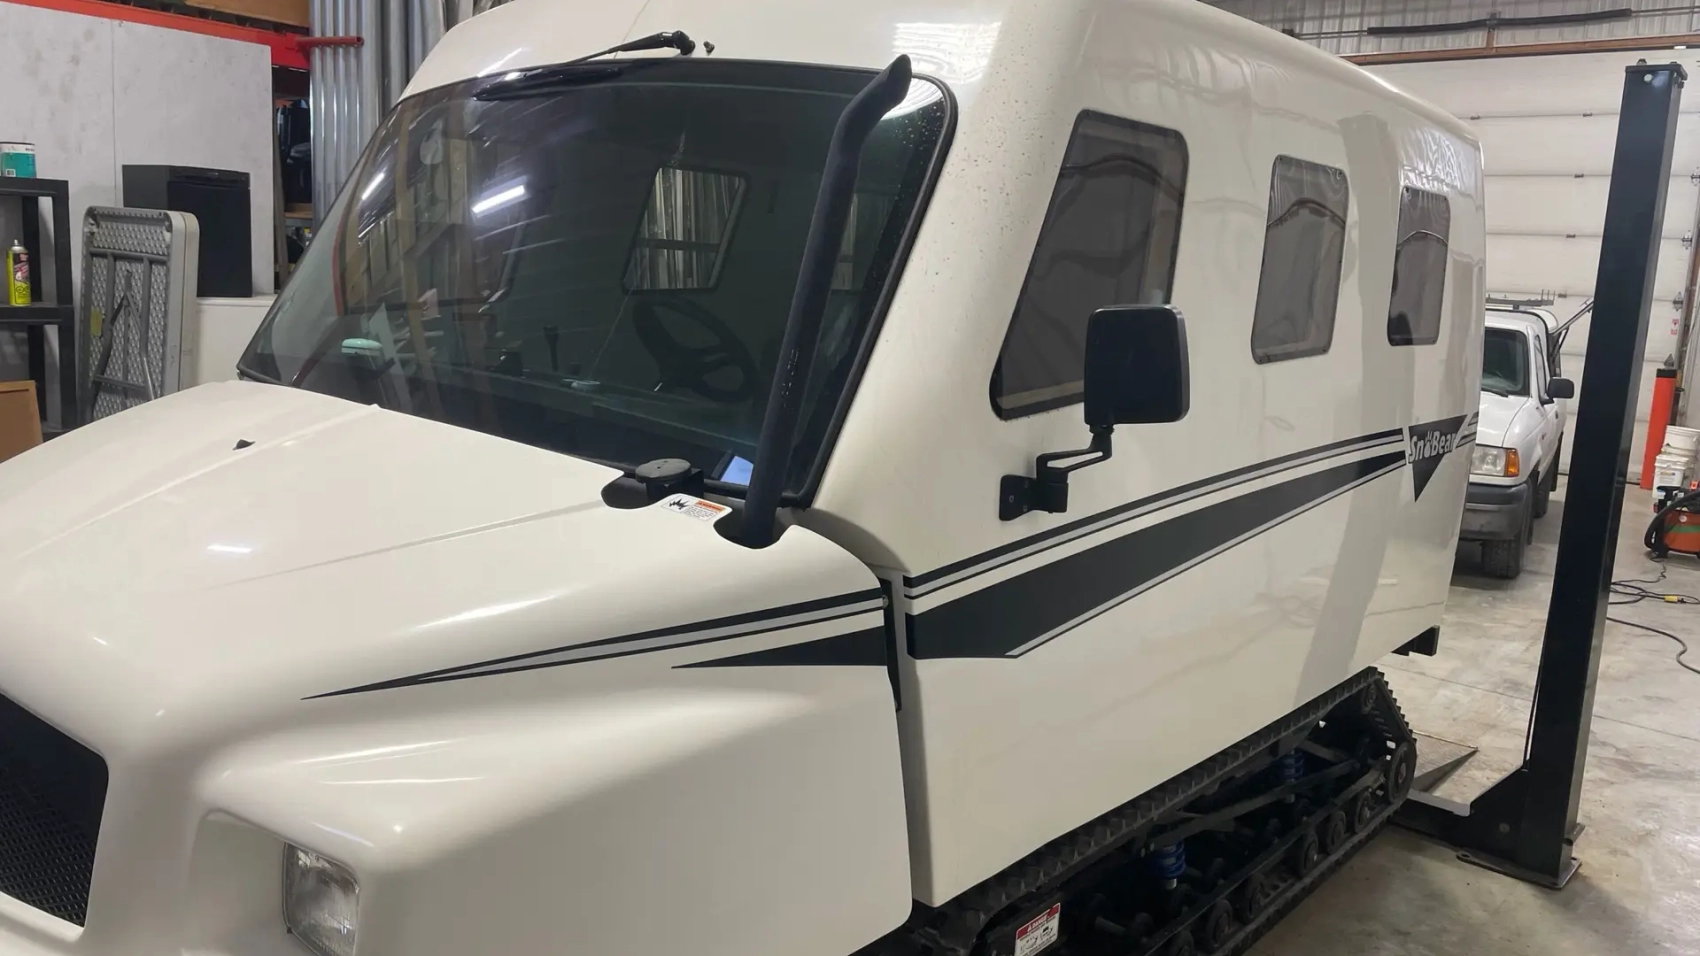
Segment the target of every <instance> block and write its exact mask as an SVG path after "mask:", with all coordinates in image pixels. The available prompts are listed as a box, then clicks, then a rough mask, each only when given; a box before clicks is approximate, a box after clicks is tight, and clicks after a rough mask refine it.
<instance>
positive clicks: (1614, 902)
mask: <svg viewBox="0 0 1700 956" xmlns="http://www.w3.org/2000/svg"><path fill="white" fill-rule="evenodd" d="M1561 493H1562V491H1561ZM1649 502H1650V498H1649V496H1648V495H1647V494H1646V493H1644V492H1639V491H1635V490H1631V492H1630V494H1629V496H1628V500H1627V501H1626V502H1625V508H1624V517H1623V525H1622V531H1621V535H1620V538H1619V544H1618V555H1617V565H1616V569H1615V571H1614V573H1613V577H1614V578H1617V579H1625V578H1653V577H1657V575H1658V565H1656V564H1654V563H1653V562H1652V561H1650V560H1648V559H1647V558H1646V557H1645V552H1644V549H1643V548H1642V546H1641V535H1642V533H1643V532H1644V530H1645V528H1646V524H1647V521H1648V520H1649V519H1650V518H1651V511H1650V504H1649ZM1560 514H1561V502H1560V500H1559V498H1558V497H1557V496H1555V497H1554V499H1553V508H1552V511H1551V513H1549V514H1548V515H1547V517H1545V518H1543V519H1541V520H1540V521H1539V522H1538V523H1537V526H1536V532H1535V543H1534V544H1533V545H1532V546H1531V548H1530V552H1529V556H1528V559H1527V563H1526V565H1525V570H1524V572H1523V576H1522V577H1520V578H1519V579H1517V580H1516V581H1513V582H1503V581H1494V580H1490V579H1486V578H1482V577H1479V576H1477V574H1476V573H1475V572H1476V561H1477V554H1476V549H1475V548H1474V547H1473V546H1468V545H1466V546H1461V547H1460V548H1459V554H1458V564H1457V566H1456V569H1455V571H1454V576H1453V580H1452V594H1451V598H1450V601H1449V604H1448V606H1447V611H1446V625H1445V626H1444V627H1443V628H1442V630H1441V644H1440V654H1439V655H1438V656H1436V657H1433V658H1426V657H1409V658H1403V657H1393V658H1389V659H1388V660H1387V661H1386V662H1384V664H1383V665H1382V669H1383V670H1384V671H1386V673H1387V676H1388V682H1389V683H1390V684H1391V685H1392V687H1393V691H1394V693H1395V695H1397V697H1398V699H1399V703H1400V705H1401V706H1402V707H1403V708H1404V710H1405V714H1406V715H1407V716H1408V717H1409V718H1410V722H1411V726H1412V728H1413V729H1415V730H1418V731H1422V732H1424V733H1428V734H1433V735H1435V736H1439V737H1443V738H1446V739H1448V740H1453V741H1458V742H1460V743H1469V744H1474V745H1476V746H1479V747H1480V748H1481V752H1480V753H1479V754H1478V755H1477V756H1476V757H1475V758H1474V759H1473V760H1472V761H1471V762H1470V763H1469V764H1467V765H1466V766H1465V768H1464V769H1463V770H1461V771H1460V772H1458V773H1457V774H1456V775H1455V776H1454V777H1452V778H1451V779H1449V780H1447V781H1446V782H1445V783H1444V784H1442V785H1441V786H1440V787H1438V788H1437V789H1436V792H1437V793H1439V794H1440V795H1442V796H1447V797H1451V798H1453V799H1457V800H1468V799H1469V798H1470V797H1472V796H1474V795H1475V794H1477V793H1479V792H1481V791H1482V790H1483V789H1485V788H1486V787H1487V786H1488V785H1489V784H1490V783H1492V782H1494V781H1495V780H1498V779H1499V778H1500V777H1501V776H1503V775H1504V774H1505V773H1507V772H1509V771H1510V770H1512V769H1513V768H1515V767H1516V766H1517V764H1518V762H1519V760H1520V757H1521V755H1522V747H1523V736H1524V730H1525V727H1526V725H1527V722H1528V719H1529V700H1530V697H1531V686H1532V684H1533V681H1534V676H1535V667H1536V662H1537V660H1538V658H1539V654H1540V642H1541V635H1542V629H1543V627H1544V626H1545V620H1546V612H1547V598H1548V595H1549V593H1550V592H1551V587H1552V576H1551V575H1552V568H1553V561H1554V559H1555V557H1556V554H1557V545H1558V529H1559V521H1560ZM1667 567H1668V575H1667V577H1666V579H1665V581H1664V582H1663V583H1661V584H1659V585H1657V586H1656V587H1657V589H1659V590H1661V591H1669V592H1684V593H1688V594H1695V595H1700V559H1694V558H1683V557H1680V556H1678V557H1673V558H1672V559H1671V560H1670V561H1669V562H1667ZM1612 616H1614V617H1622V618H1624V619H1625V620H1632V621H1640V622H1644V623H1647V624H1650V625H1653V626H1655V627H1659V628H1662V629H1664V630H1667V631H1672V632H1674V633H1677V634H1680V635H1682V636H1683V638H1684V639H1685V640H1688V641H1689V643H1690V645H1691V646H1693V647H1694V653H1693V654H1691V655H1689V656H1688V657H1687V658H1685V660H1687V661H1688V663H1690V664H1693V665H1695V666H1700V607H1693V606H1679V605H1668V604H1656V603H1653V602H1644V603H1642V604H1638V605H1634V606H1630V607H1614V608H1613V609H1612ZM1677 650H1678V648H1677V646H1676V644H1675V643H1673V642H1671V641H1670V640H1668V639H1666V638H1663V637H1659V636H1657V635H1654V634H1649V633H1646V632H1643V631H1638V630H1635V629H1633V628H1627V627H1622V626H1620V625H1616V624H1608V625H1607V630H1606V639H1605V650H1604V658H1603V660H1602V662H1601V665H1600V675H1599V681H1598V684H1597V685H1596V691H1595V711H1594V723H1593V736H1592V744H1591V745H1590V748H1589V752H1588V763H1587V773H1586V780H1585V784H1584V789H1583V792H1582V806H1581V820H1582V822H1583V823H1584V824H1585V825H1586V826H1587V831H1586V832H1585V833H1584V834H1583V835H1582V838H1581V839H1580V840H1579V841H1578V842H1577V845H1576V856H1577V858H1579V859H1580V860H1581V861H1582V869H1581V870H1580V871H1579V872H1578V873H1577V874H1576V876H1575V877H1574V878H1573V879H1572V880H1571V882H1570V885H1569V886H1568V887H1566V888H1565V889H1564V890H1562V891H1557V892H1554V891H1551V890H1545V889H1541V888H1538V887H1535V886H1532V885H1530V884H1527V883H1521V882H1518V881H1516V880H1513V879H1510V878H1508V877H1504V876H1500V875H1498V874H1496V873H1491V872H1489V871H1487V870H1483V869H1479V868H1477V867H1474V866H1471V865H1469V864H1466V863H1463V862H1461V861H1459V860H1458V859H1457V858H1456V856H1455V854H1454V852H1453V851H1451V850H1449V849H1447V848H1446V847H1444V846H1440V845H1438V844H1435V843H1432V842H1430V841H1428V840H1426V839H1424V838H1421V837H1418V836H1416V835H1415V834H1413V833H1410V832H1408V831H1405V830H1401V829H1398V828H1396V827H1389V828H1388V829H1386V830H1384V831H1383V832H1382V833H1381V834H1380V835H1379V836H1378V837H1377V838H1376V839H1375V840H1374V842H1372V843H1371V844H1370V845H1369V846H1367V847H1365V848H1364V849H1363V850H1362V851H1361V852H1360V853H1359V854H1358V855H1357V857H1356V858H1354V859H1353V860H1352V861H1351V862H1350V863H1349V864H1347V866H1345V867H1344V868H1343V869H1342V870H1341V871H1340V872H1339V873H1337V874H1335V875H1334V876H1333V877H1332V878H1331V879H1329V881H1328V882H1326V883H1325V884H1323V885H1322V886H1321V887H1319V888H1318V889H1317V891H1316V892H1315V893H1314V894H1312V896H1311V897H1310V898H1309V899H1308V900H1306V901H1305V902H1304V903H1303V904H1302V905H1301V906H1300V907H1299V908H1298V909H1297V910H1295V911H1294V912H1293V913H1292V914H1291V915H1290V916H1288V917H1287V918H1286V919H1285V920H1283V921H1282V922H1281V924H1280V925H1278V926H1276V927H1275V929H1273V930H1272V931H1271V932H1270V933H1269V935H1267V936H1266V937H1264V939H1263V940H1262V941H1260V942H1259V944H1258V945H1257V946H1256V947H1255V948H1253V949H1252V951H1251V953H1252V956H1384V954H1385V956H1393V954H1397V956H1502V954H1504V956H1509V954H1538V956H1608V954H1609V956H1642V954H1647V956H1651V954H1700V675H1697V674H1691V673H1689V672H1688V671H1685V670H1683V669H1682V668H1680V667H1678V666H1677V664H1676V663H1675V661H1674V657H1675V654H1676V652H1677Z"/></svg>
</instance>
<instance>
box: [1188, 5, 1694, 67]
mask: <svg viewBox="0 0 1700 956" xmlns="http://www.w3.org/2000/svg"><path fill="white" fill-rule="evenodd" d="M1215 6H1218V7H1220V8H1222V9H1224V10H1227V11H1229V12H1231V13H1237V14H1239V15H1240V16H1242V17H1246V18H1248V19H1251V20H1255V21H1257V22H1258V23H1262V24H1265V25H1268V26H1271V27H1275V28H1276V29H1279V30H1285V31H1288V32H1291V33H1294V34H1296V35H1297V36H1299V37H1300V38H1302V39H1304V40H1308V41H1309V42H1311V43H1314V44H1316V45H1317V46H1319V47H1322V48H1323V49H1324V50H1327V51H1329V52H1331V53H1338V54H1341V55H1342V56H1346V55H1351V54H1356V53H1395V52H1403V51H1410V50H1446V49H1457V48H1461V47H1462V48H1468V47H1480V46H1484V45H1486V43H1487V40H1488V36H1487V30H1486V29H1475V30H1464V31H1459V32H1447V33H1433V34H1422V35H1416V36H1391V37H1385V36H1371V35H1369V33H1368V32H1367V31H1368V29H1369V28H1370V27H1374V26H1409V25H1414V24H1442V23H1462V22H1465V21H1469V20H1478V19H1485V18H1487V17H1489V16H1491V15H1498V16H1500V17H1534V16H1553V15H1564V14H1579V13H1600V12H1603V11H1609V10H1620V9H1624V8H1628V9H1629V10H1630V11H1631V15H1630V16H1629V17H1628V18H1626V19H1619V20H1611V21H1607V22H1601V23H1579V24H1566V25H1562V26H1541V27H1517V26H1512V27H1500V28H1498V29H1497V30H1495V32H1494V43H1495V44H1496V45H1500V46H1507V45H1511V44H1517V43H1553V42H1561V41H1569V40H1603V39H1615V38H1623V37H1654V36H1675V35H1679V34H1685V33H1696V32H1700V5H1696V4H1682V3H1671V2H1668V0H1666V2H1660V0H1398V2H1390V0H1219V2H1217V3H1215Z"/></svg>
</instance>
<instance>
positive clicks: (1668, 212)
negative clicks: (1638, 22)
mask: <svg viewBox="0 0 1700 956" xmlns="http://www.w3.org/2000/svg"><path fill="white" fill-rule="evenodd" d="M1672 55H1673V51H1671V50H1668V49H1667V50H1664V51H1662V52H1650V53H1634V52H1613V53H1587V54H1578V55H1573V56H1546V57H1518V58H1515V59H1501V60H1457V61H1452V62H1442V63H1399V64H1387V65H1382V66H1373V67H1370V68H1369V69H1370V70H1371V71H1373V72H1374V73H1376V74H1378V75H1380V76H1382V77H1384V78H1386V79H1387V80H1388V81H1390V82H1392V83H1393V84H1394V85H1396V86H1399V87H1400V88H1402V89H1404V90H1406V91H1408V92H1410V93H1413V94H1415V95H1417V96H1420V97H1423V98H1424V99H1427V100H1428V101H1430V102H1432V103H1434V104H1435V105H1436V106H1439V107H1441V108H1442V109H1445V110H1447V111H1449V112H1451V113H1453V114H1455V115H1457V116H1458V117H1460V118H1462V119H1464V120H1466V121H1467V122H1468V123H1469V124H1470V126H1471V127H1472V128H1473V129H1474V130H1475V131H1476V135H1477V136H1478V137H1480V139H1481V141H1482V155H1483V164H1484V169H1485V171H1486V174H1487V227H1488V243H1487V249H1488V264H1487V282H1488V292H1489V294H1491V295H1507V296H1517V297H1533V296H1536V295H1540V294H1543V293H1544V294H1549V295H1551V294H1556V298H1557V302H1556V304H1555V305H1554V306H1553V307H1552V311H1553V312H1554V313H1555V314H1557V315H1559V316H1560V317H1561V318H1568V317H1569V316H1571V315H1573V314H1574V313H1575V312H1576V310H1577V309H1580V308H1581V307H1582V304H1583V303H1584V302H1586V301H1587V300H1588V299H1589V298H1590V297H1592V296H1593V294H1594V278H1595V274H1596V272H1597V270H1598V268H1599V261H1600V229H1601V226H1602V225H1603V224H1604V222H1605V212H1606V189H1607V186H1608V185H1609V183H1610V177H1611V164H1612V153H1613V150H1614V148H1615V146H1616V137H1617V111H1618V107H1619V105H1620V102H1621V99H1622V95H1623V71H1624V68H1625V67H1627V66H1631V65H1633V64H1634V63H1635V62H1636V61H1637V60H1639V59H1642V58H1646V59H1647V60H1649V61H1652V62H1668V61H1669V60H1670V58H1671V57H1672ZM1675 55H1677V56H1681V55H1683V54H1681V53H1676V54H1675ZM1684 65H1685V66H1686V67H1688V69H1689V70H1690V71H1695V70H1696V69H1697V68H1700V64H1697V63H1696V62H1693V61H1690V62H1685V63H1684ZM1688 93H1689V95H1688V96H1685V97H1684V99H1683V103H1682V115H1681V117H1680V118H1679V120H1678V123H1677V138H1676V152H1675V154H1674V155H1673V157H1672V159H1671V181H1670V192H1669V194H1668V195H1667V197H1666V200H1665V225H1664V237H1663V241H1662V242H1660V244H1659V265H1658V275H1657V278H1656V279H1655V280H1654V283H1653V297H1654V301H1653V311H1652V317H1651V320H1650V322H1649V324H1648V333H1647V351H1646V355H1645V359H1646V363H1645V365H1644V366H1643V368H1642V373H1641V399H1640V404H1639V406H1638V409H1637V412H1636V421H1637V426H1636V433H1635V450H1634V454H1633V455H1632V456H1631V458H1630V465H1629V471H1630V474H1631V476H1638V475H1639V474H1640V470H1641V454H1642V448H1643V447H1644V446H1645V444H1646V439H1647V427H1646V421H1647V410H1648V407H1649V405H1650V404H1651V397H1652V392H1653V373H1654V372H1655V371H1656V370H1657V369H1658V367H1659V366H1660V365H1661V364H1663V363H1664V361H1665V358H1666V356H1669V355H1672V354H1673V353H1674V352H1675V351H1676V344H1677V331H1678V327H1679V323H1680V317H1681V306H1680V297H1681V293H1682V287H1683V284H1684V282H1685V281H1686V279H1687V274H1688V257H1689V250H1688V249H1687V248H1685V246H1684V242H1683V237H1684V236H1685V235H1686V234H1687V233H1688V232H1689V230H1691V229H1692V228H1693V227H1694V217H1695V202H1696V194H1697V192H1700V188H1697V187H1696V185H1695V183H1694V181H1693V180H1691V179H1690V176H1691V175H1692V174H1694V173H1696V172H1700V90H1695V89H1693V88H1691V89H1690V90H1689V91H1688ZM1587 326H1588V320H1587V319H1584V320H1582V321H1581V322H1579V323H1577V326H1576V327H1575V328H1574V329H1572V330H1571V334H1570V337H1569V339H1568V340H1567V341H1566V342H1565V349H1564V352H1565V355H1564V371H1565V374H1566V376H1567V377H1569V378H1573V379H1575V380H1576V383H1577V386H1578V387H1580V386H1581V377H1582V353H1583V350H1584V349H1585V348H1586V347H1587V341H1588V329H1587ZM1564 451H1565V455H1564V457H1565V464H1564V467H1565V468H1566V469H1568V468H1569V457H1570V447H1569V444H1568V443H1566V445H1565V450H1564Z"/></svg>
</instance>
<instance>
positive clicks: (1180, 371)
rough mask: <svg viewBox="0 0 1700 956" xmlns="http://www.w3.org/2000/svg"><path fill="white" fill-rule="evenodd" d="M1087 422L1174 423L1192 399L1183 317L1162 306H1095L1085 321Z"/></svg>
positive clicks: (1102, 424)
mask: <svg viewBox="0 0 1700 956" xmlns="http://www.w3.org/2000/svg"><path fill="white" fill-rule="evenodd" d="M1085 379H1086V381H1085V390H1086V424H1087V426H1088V427H1090V428H1092V429H1093V430H1094V431H1096V430H1097V429H1099V428H1113V427H1114V426H1116V425H1154V424H1160V423H1163V422H1178V421H1180V420H1181V419H1183V418H1185V417H1186V413H1187V409H1188V407H1189V406H1190V404H1191V397H1192V396H1191V389H1190V382H1189V379H1190V376H1189V375H1188V371H1187V352H1186V320H1184V319H1182V318H1181V314H1180V313H1179V312H1177V311H1175V310H1174V309H1173V308H1171V307H1169V306H1166V305H1118V306H1111V307H1109V308H1105V309H1099V310H1098V311H1096V312H1094V313H1092V318H1091V319H1089V320H1088V321H1087V323H1086V369H1085Z"/></svg>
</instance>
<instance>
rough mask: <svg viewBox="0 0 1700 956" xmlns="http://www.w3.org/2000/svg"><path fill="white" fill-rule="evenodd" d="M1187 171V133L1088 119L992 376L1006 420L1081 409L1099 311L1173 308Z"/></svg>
mask: <svg viewBox="0 0 1700 956" xmlns="http://www.w3.org/2000/svg"><path fill="white" fill-rule="evenodd" d="M1186 167H1187V153H1186V140H1185V139H1183V138H1182V137H1181V134H1180V133H1177V132H1175V131H1174V130H1170V129H1163V128H1161V127H1157V126H1148V125H1146V124H1144V123H1136V122H1133V121H1131V120H1124V119H1117V118H1115V117H1111V116H1106V115H1104V114H1102V113H1092V112H1085V113H1082V114H1080V118H1079V119H1078V120H1077V121H1076V122H1075V124H1074V133H1073V135H1072V136H1071V137H1070V139H1069V143H1068V151H1067V152H1066V153H1065V154H1064V156H1063V165H1062V171H1061V172H1060V173H1058V174H1057V184H1056V187H1055V188H1054V189H1053V190H1052V192H1051V205H1050V208H1049V209H1048V210H1046V212H1045V224H1044V227H1043V228H1042V229H1041V230H1040V232H1039V242H1038V245H1037V247H1036V248H1035V249H1034V251H1033V261H1032V262H1031V263H1030V264H1029V265H1028V267H1027V280H1026V282H1025V283H1024V284H1023V285H1022V288H1021V296H1020V298H1018V299H1017V300H1016V303H1015V315H1014V317H1013V318H1011V319H1010V323H1009V331H1008V332H1007V333H1005V335H1004V341H1003V351H1002V352H1001V353H1000V354H999V356H998V364H997V367H996V368H995V369H994V370H993V372H992V389H991V391H992V407H993V408H994V409H996V410H997V413H998V416H999V417H1000V418H1004V419H1010V418H1020V417H1022V416H1023V415H1031V414H1034V413H1036V412H1042V411H1045V410H1047V409H1052V408H1059V407H1061V406H1063V405H1069V404H1072V403H1074V402H1078V401H1080V397H1081V378H1082V374H1083V369H1084V365H1085V354H1086V320H1087V319H1088V318H1090V317H1091V315H1092V313H1093V312H1095V311H1097V310H1098V309H1101V308H1104V307H1105V306H1111V305H1158V304H1162V303H1165V302H1168V301H1169V293H1170V287H1171V283H1172V281H1173V279H1174V274H1175V251H1176V248H1177V246H1178V245H1179V242H1180V227H1181V201H1182V198H1183V194H1184V193H1185V189H1186Z"/></svg>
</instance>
